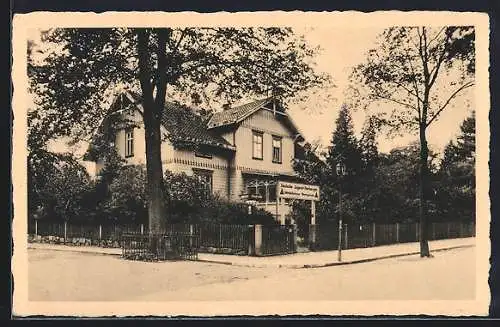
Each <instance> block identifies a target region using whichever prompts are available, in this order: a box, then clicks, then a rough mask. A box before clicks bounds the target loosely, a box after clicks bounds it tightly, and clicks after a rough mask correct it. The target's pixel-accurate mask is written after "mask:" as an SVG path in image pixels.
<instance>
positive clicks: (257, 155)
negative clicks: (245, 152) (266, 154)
mask: <svg viewBox="0 0 500 327" xmlns="http://www.w3.org/2000/svg"><path fill="white" fill-rule="evenodd" d="M252 145H253V151H252V157H253V158H254V159H259V160H262V156H263V154H262V133H261V132H257V131H254V132H253V142H252Z"/></svg>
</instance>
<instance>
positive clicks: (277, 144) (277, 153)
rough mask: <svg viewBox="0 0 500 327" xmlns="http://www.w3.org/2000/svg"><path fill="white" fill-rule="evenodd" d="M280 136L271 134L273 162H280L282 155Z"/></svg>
mask: <svg viewBox="0 0 500 327" xmlns="http://www.w3.org/2000/svg"><path fill="white" fill-rule="evenodd" d="M281 145H282V144H281V137H279V136H273V162H275V163H281V157H282V153H281V152H282V151H281V149H282V146H281Z"/></svg>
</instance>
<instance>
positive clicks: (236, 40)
mask: <svg viewBox="0 0 500 327" xmlns="http://www.w3.org/2000/svg"><path fill="white" fill-rule="evenodd" d="M43 41H44V42H47V43H51V44H53V45H54V47H53V48H56V50H51V51H46V53H45V54H44V55H45V59H44V60H42V61H41V62H40V63H38V64H37V63H34V61H32V62H33V64H32V65H30V67H29V70H28V73H29V76H30V80H31V85H32V90H33V93H34V94H36V97H35V104H36V108H35V112H36V113H35V114H33V115H35V116H36V118H37V119H38V120H39V121H40V124H42V125H45V126H46V127H44V128H41V129H39V132H40V133H44V132H45V131H50V135H51V136H60V135H75V134H76V135H87V136H89V135H91V133H92V132H93V131H95V130H96V128H97V127H98V125H99V123H100V122H101V121H102V118H103V117H104V116H105V115H106V111H105V110H103V109H102V108H103V107H105V106H106V105H108V104H107V103H106V97H107V95H109V94H112V93H114V92H115V91H116V89H117V88H119V87H120V86H123V85H125V86H127V87H129V88H131V89H134V90H140V93H141V95H142V105H143V108H144V126H145V135H146V155H147V163H146V166H147V180H148V183H147V188H146V189H147V192H148V196H147V197H148V201H149V202H150V203H149V205H148V208H149V209H148V210H149V213H148V215H149V218H150V229H151V230H154V229H158V228H159V227H160V225H159V222H160V221H161V217H163V216H164V213H165V212H164V208H163V207H162V204H163V201H162V198H163V197H164V194H163V193H164V187H163V185H162V176H163V172H162V167H161V153H160V152H161V147H160V145H161V135H160V118H161V116H162V111H163V108H164V104H165V100H166V98H169V99H171V98H173V97H174V96H175V95H179V94H180V95H183V96H184V99H186V98H188V99H193V100H196V102H197V103H199V102H200V101H202V100H208V99H213V98H216V99H231V100H234V99H239V98H242V97H243V96H248V95H255V94H259V95H260V94H264V93H265V92H267V91H268V90H269V89H271V88H272V89H274V90H275V93H276V94H279V97H280V98H282V99H287V98H289V97H291V96H293V95H294V94H295V93H296V92H298V91H301V90H305V89H307V88H309V87H311V86H316V85H319V84H321V83H322V82H323V81H324V80H326V77H325V76H322V75H319V74H317V73H316V72H315V71H314V68H313V65H312V63H311V61H310V60H309V59H310V58H311V57H312V56H314V54H315V53H316V49H312V48H310V47H309V46H308V45H307V44H306V42H305V41H304V39H303V38H300V37H297V36H296V35H295V34H294V33H293V31H292V30H291V29H290V28H229V27H222V28H160V29H156V28H153V29H149V28H148V29H144V28H139V29H133V28H111V29H92V28H91V29H81V28H79V29H74V28H67V29H53V30H49V31H47V32H45V33H44V35H43ZM30 49H31V48H30ZM30 51H31V53H32V52H33V51H32V49H31V50H30Z"/></svg>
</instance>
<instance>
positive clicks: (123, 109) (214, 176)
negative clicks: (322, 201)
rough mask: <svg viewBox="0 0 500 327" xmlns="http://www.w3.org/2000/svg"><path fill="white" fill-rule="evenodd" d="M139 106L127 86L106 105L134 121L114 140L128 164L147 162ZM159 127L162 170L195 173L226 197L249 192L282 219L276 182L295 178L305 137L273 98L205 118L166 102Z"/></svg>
mask: <svg viewBox="0 0 500 327" xmlns="http://www.w3.org/2000/svg"><path fill="white" fill-rule="evenodd" d="M142 110H143V109H142V105H141V99H140V97H139V96H138V95H137V94H135V93H133V92H130V91H126V92H123V93H121V94H119V95H118V96H117V97H116V98H115V101H114V102H113V104H112V106H111V108H110V115H121V116H123V117H124V118H125V119H127V120H130V121H132V122H135V124H133V125H135V126H134V127H127V128H123V129H117V130H116V132H115V134H114V136H113V138H114V142H113V144H114V146H116V149H117V151H118V153H119V155H120V156H122V157H123V158H125V160H126V162H127V163H128V164H145V162H146V151H145V137H144V128H143V127H142V126H143V125H142ZM105 120H106V119H105ZM102 126H105V124H103V125H102ZM101 128H102V127H101ZM161 129H162V135H163V136H164V138H163V139H164V141H163V142H162V149H161V156H162V163H163V169H164V170H170V171H172V172H177V173H179V172H184V173H186V174H188V175H196V176H199V177H200V178H203V179H205V180H206V181H207V182H208V184H209V185H210V187H211V190H212V192H213V193H216V194H218V196H220V197H222V198H224V199H227V200H229V201H244V200H245V199H248V197H249V195H250V197H252V198H254V199H256V201H257V204H256V205H257V206H258V207H262V208H264V209H266V210H268V211H270V212H271V213H273V214H275V215H276V214H277V219H278V220H280V221H281V222H282V223H284V222H285V215H286V214H287V213H289V211H290V205H289V204H290V203H289V201H287V200H282V201H280V202H279V203H276V183H277V182H278V181H288V182H292V181H299V178H298V176H297V174H296V173H295V172H294V169H293V160H294V158H296V155H297V154H300V151H298V150H297V149H298V148H300V143H301V142H303V141H304V138H303V136H302V134H301V133H300V132H299V130H298V128H297V126H296V125H295V123H294V122H293V121H292V119H291V118H290V116H289V115H288V114H287V113H286V112H285V111H284V110H283V109H282V108H281V107H280V105H279V102H278V101H276V100H275V99H274V98H272V97H268V98H265V99H261V100H257V101H253V102H251V103H247V104H245V105H242V106H237V107H229V106H225V107H224V108H223V110H222V111H221V112H217V113H215V114H212V115H211V116H209V117H204V118H202V117H201V116H200V115H197V114H195V113H194V111H193V110H191V109H189V108H185V107H183V106H180V105H176V104H174V103H166V105H165V110H164V111H163V116H162V126H161ZM182 144H186V145H189V144H191V145H194V147H189V146H182ZM95 164H96V170H97V171H96V173H98V171H99V169H101V168H102V167H103V163H102V162H100V161H99V160H96V163H95Z"/></svg>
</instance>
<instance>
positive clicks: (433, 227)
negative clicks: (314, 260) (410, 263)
mask: <svg viewBox="0 0 500 327" xmlns="http://www.w3.org/2000/svg"><path fill="white" fill-rule="evenodd" d="M419 227H420V226H419V223H395V224H350V225H345V226H344V227H343V231H342V249H354V248H360V247H372V246H378V245H389V244H397V243H408V242H418V241H419V240H420V230H419ZM314 228H315V235H316V240H315V242H314V244H312V243H310V244H311V249H312V250H335V249H338V225H337V224H335V223H334V222H327V223H323V224H321V225H316V226H314ZM427 234H428V240H441V239H451V238H462V237H473V236H475V223H473V222H471V223H463V222H433V223H429V224H428V228H427ZM310 241H311V240H310Z"/></svg>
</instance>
